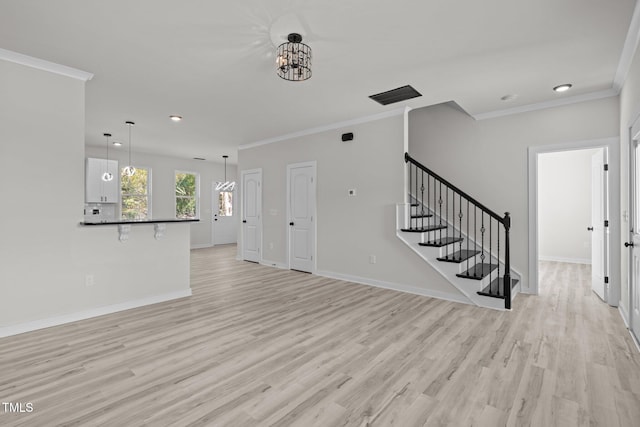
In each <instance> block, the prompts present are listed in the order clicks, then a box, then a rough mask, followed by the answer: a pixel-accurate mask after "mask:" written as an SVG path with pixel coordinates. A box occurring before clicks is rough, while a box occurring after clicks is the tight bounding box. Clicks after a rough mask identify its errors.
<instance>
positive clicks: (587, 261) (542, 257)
mask: <svg viewBox="0 0 640 427" xmlns="http://www.w3.org/2000/svg"><path fill="white" fill-rule="evenodd" d="M538 261H555V262H567V263H570V264H591V258H564V257H557V256H547V255H538Z"/></svg>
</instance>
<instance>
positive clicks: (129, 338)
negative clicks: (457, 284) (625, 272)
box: [0, 246, 640, 427]
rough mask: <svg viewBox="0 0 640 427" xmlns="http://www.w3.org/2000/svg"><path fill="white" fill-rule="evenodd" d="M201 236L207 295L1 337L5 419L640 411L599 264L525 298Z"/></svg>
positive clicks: (535, 415) (212, 420)
mask: <svg viewBox="0 0 640 427" xmlns="http://www.w3.org/2000/svg"><path fill="white" fill-rule="evenodd" d="M235 251H236V248H235V246H225V247H218V248H212V249H202V250H196V251H193V252H192V265H193V267H192V282H193V283H192V287H193V293H194V295H193V297H191V298H188V299H182V300H179V301H174V302H170V303H163V304H157V305H154V306H149V307H144V308H140V309H135V310H130V311H127V312H122V313H117V314H114V315H109V316H103V317H100V318H96V319H91V320H87V321H82V322H77V323H74V324H69V325H64V326H59V327H55V328H50V329H47V330H42V331H37V332H32V333H27V334H23V335H19V336H15V337H10V338H4V339H1V340H0V401H2V402H32V404H33V407H34V412H33V413H31V414H6V413H4V411H3V408H2V406H0V425H2V426H7V425H10V426H14V425H15V426H53V425H73V426H76V425H77V426H96V425H110V426H119V427H124V426H138V425H150V426H164V425H177V426H182V425H230V426H253V425H260V426H263V425H264V426H268V425H276V426H287V425H295V426H313V425H317V426H344V425H358V426H360V425H373V426H414V425H415V426H419V425H428V426H471V425H473V426H491V427H496V426H503V425H509V426H512V425H513V426H521V425H522V426H524V425H532V426H545V427H546V426H562V427H568V426H574V425H578V426H588V425H601V426H608V427H609V426H618V425H621V426H638V425H640V354H638V352H637V350H636V349H635V347H634V345H633V343H632V341H631V339H630V337H629V335H628V333H627V331H626V330H625V328H624V324H623V322H622V320H621V318H620V315H619V314H618V312H617V310H616V309H613V308H610V307H608V306H607V305H605V304H604V303H602V302H601V301H599V300H598V298H597V297H596V296H595V295H594V294H593V293H592V292H591V291H590V289H589V274H590V273H589V267H588V266H580V265H570V264H560V263H545V264H544V265H543V266H542V274H541V285H542V295H541V296H538V297H533V296H526V295H518V297H517V298H516V300H515V301H514V305H513V311H511V312H497V311H492V310H488V309H479V308H474V307H471V306H467V305H462V304H457V303H451V302H445V301H439V300H435V299H430V298H425V297H420V296H415V295H409V294H403V293H398V292H394V291H387V290H383V289H377V288H372V287H367V286H363V285H357V284H351V283H345V282H341V281H337V280H330V279H325V278H321V277H315V276H312V275H308V274H304V273H299V272H293V271H284V270H278V269H275V268H269V267H263V266H260V265H257V264H252V263H247V262H239V261H236V260H235V259H234V257H235Z"/></svg>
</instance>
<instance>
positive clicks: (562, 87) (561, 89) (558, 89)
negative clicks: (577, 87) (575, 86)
mask: <svg viewBox="0 0 640 427" xmlns="http://www.w3.org/2000/svg"><path fill="white" fill-rule="evenodd" d="M571 86H572V85H571V84H569V83H565V84H563V85H559V86H556V87H554V88H553V90H555V91H556V92H566V91H568V90H569V89H571Z"/></svg>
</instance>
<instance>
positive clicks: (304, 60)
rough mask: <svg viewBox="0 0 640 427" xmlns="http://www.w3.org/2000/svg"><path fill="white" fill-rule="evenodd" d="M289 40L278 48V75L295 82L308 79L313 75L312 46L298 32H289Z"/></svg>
mask: <svg viewBox="0 0 640 427" xmlns="http://www.w3.org/2000/svg"><path fill="white" fill-rule="evenodd" d="M287 40H289V42H287V43H282V44H281V45H280V46H278V49H277V50H276V66H277V70H276V71H277V73H278V76H280V77H281V78H283V79H285V80H289V81H293V82H297V81H302V80H307V79H308V78H310V77H311V48H310V47H309V46H308V45H306V44H304V43H302V36H301V35H300V34H298V33H291V34H289V36H288V37H287Z"/></svg>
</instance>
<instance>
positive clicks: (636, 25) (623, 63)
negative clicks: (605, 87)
mask: <svg viewBox="0 0 640 427" xmlns="http://www.w3.org/2000/svg"><path fill="white" fill-rule="evenodd" d="M639 43H640V2H636V7H635V9H634V11H633V15H632V16H631V23H630V24H629V31H627V38H626V39H625V41H624V47H623V48H622V54H621V55H620V61H619V62H618V69H617V70H616V75H615V77H614V79H613V88H614V89H615V90H617V91H618V92H620V90H621V89H622V86H623V85H624V82H625V80H627V75H628V74H629V69H630V68H631V63H632V62H633V56H634V54H635V53H636V50H637V49H638V44H639Z"/></svg>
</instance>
